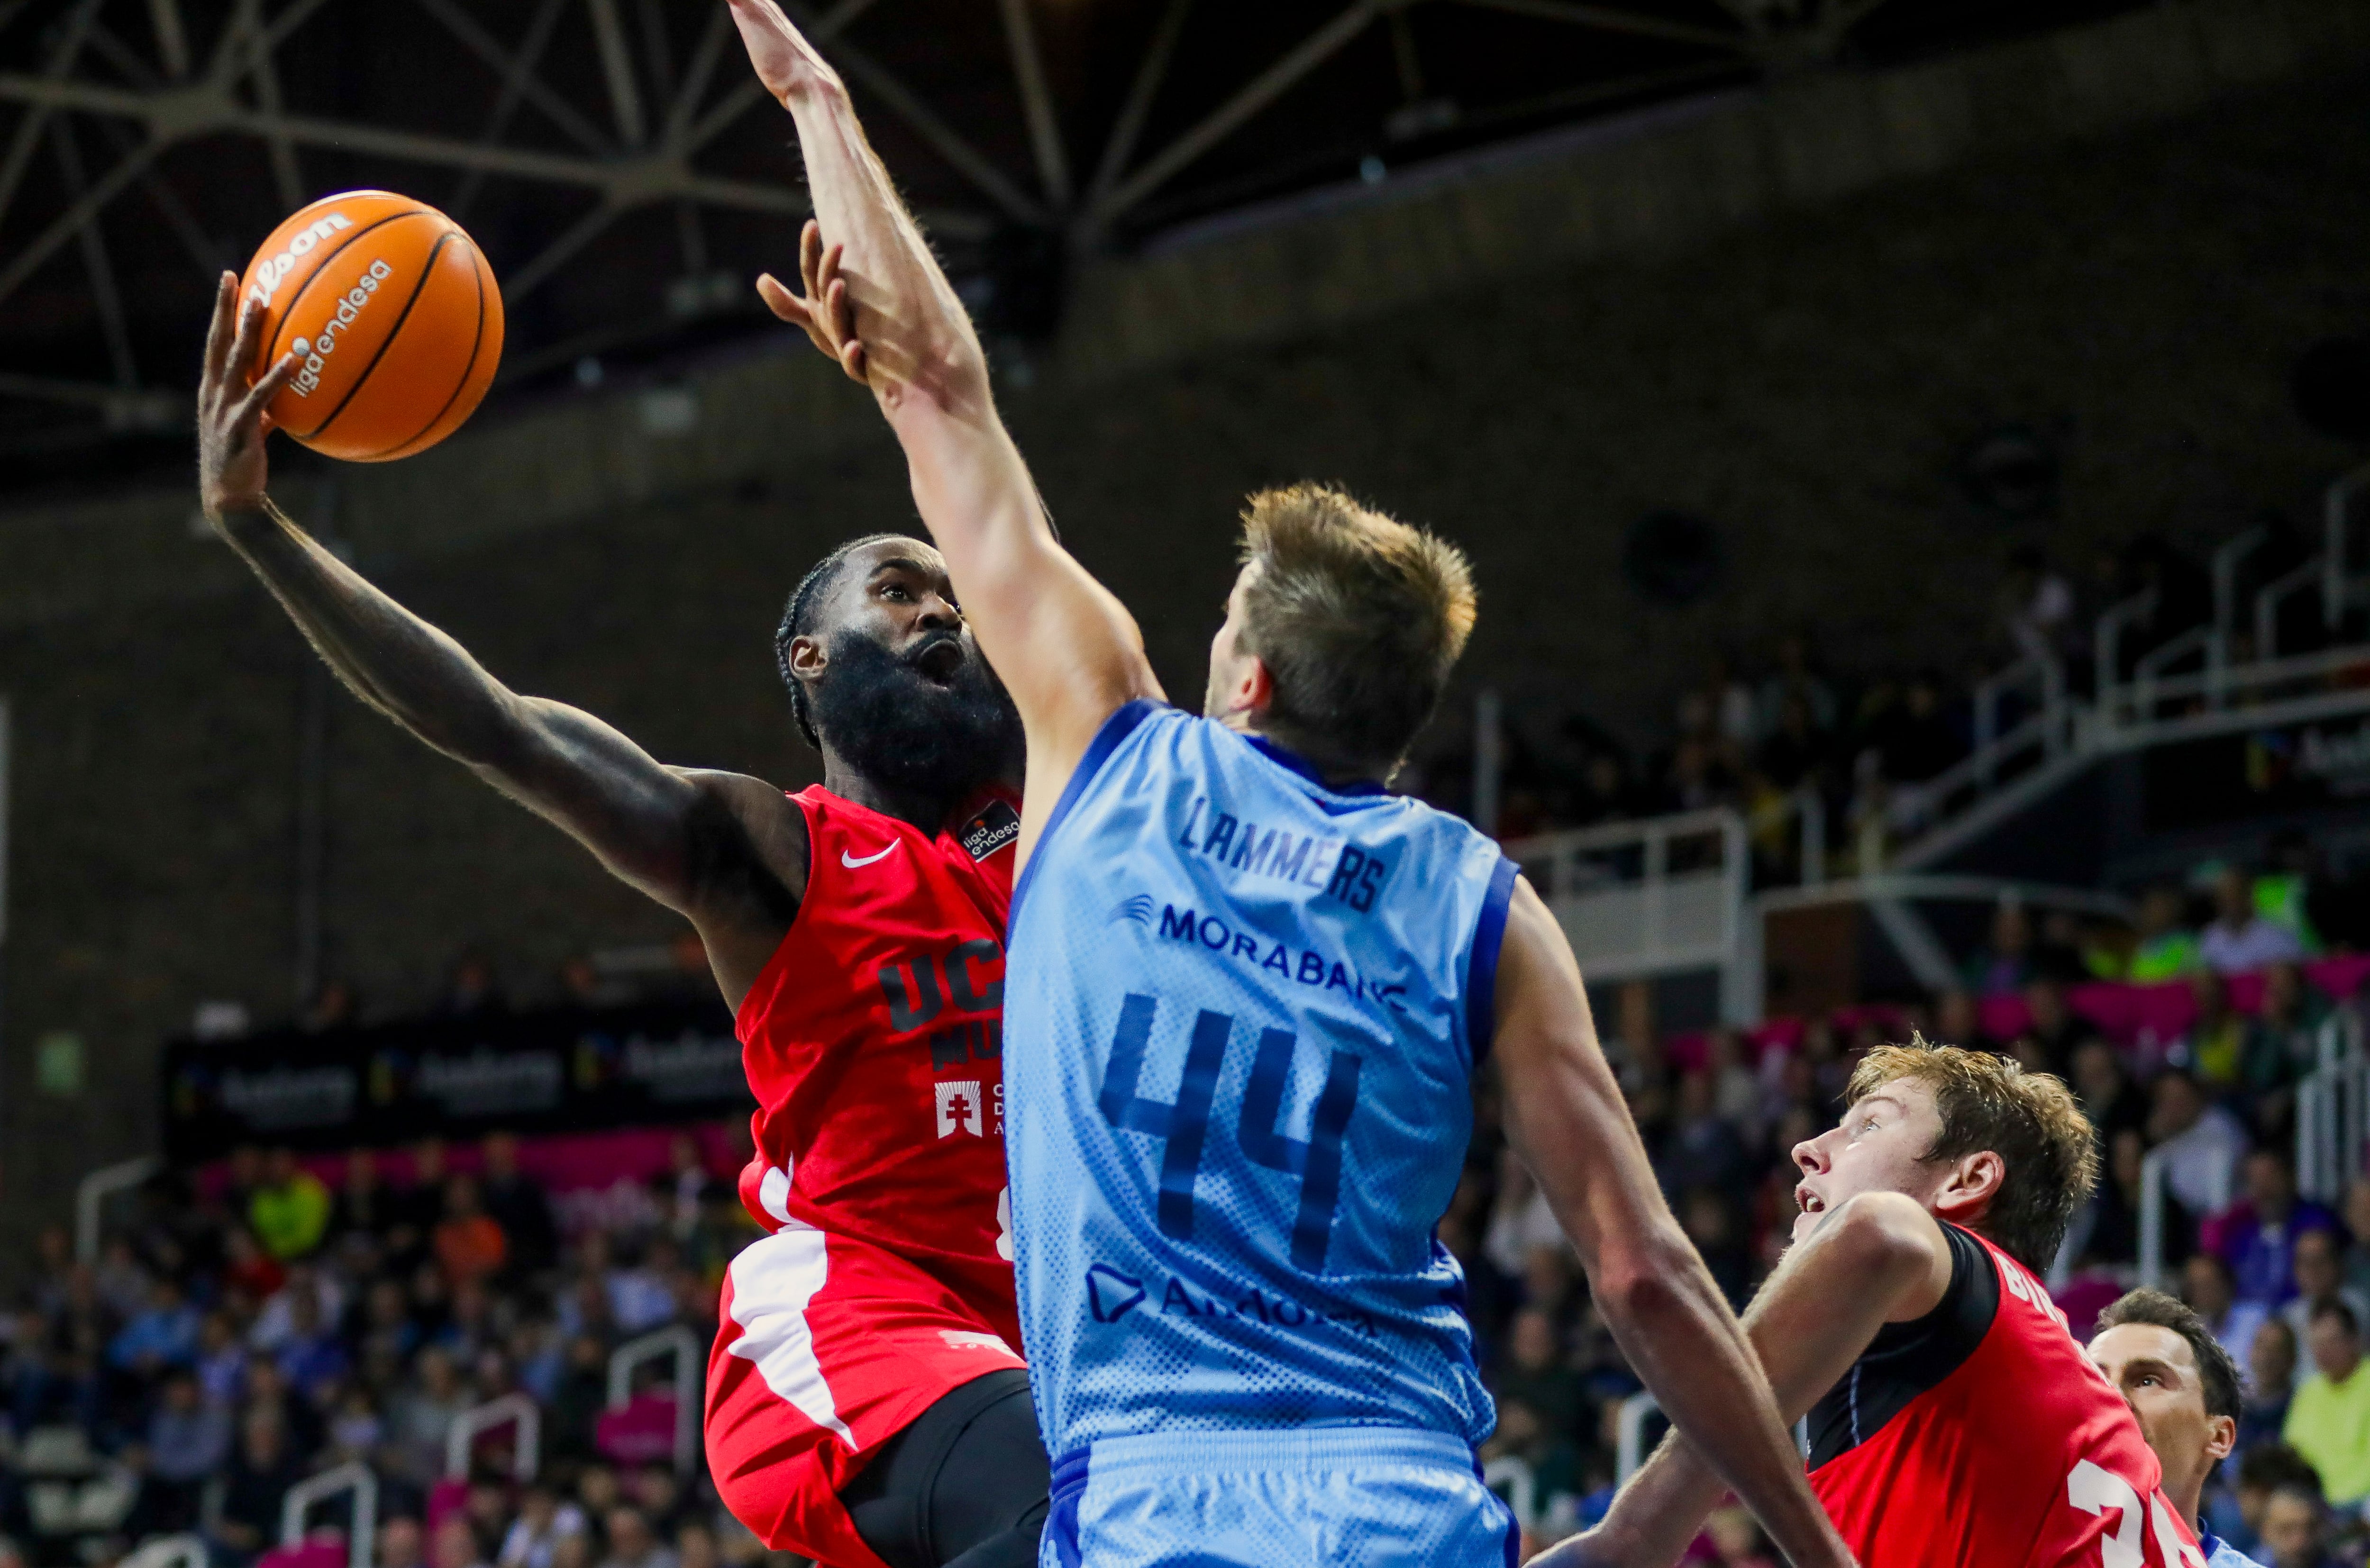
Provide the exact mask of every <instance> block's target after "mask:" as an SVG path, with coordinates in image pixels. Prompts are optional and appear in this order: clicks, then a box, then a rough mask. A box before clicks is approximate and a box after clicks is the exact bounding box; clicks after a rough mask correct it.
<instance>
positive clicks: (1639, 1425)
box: [1613, 1394, 1662, 1486]
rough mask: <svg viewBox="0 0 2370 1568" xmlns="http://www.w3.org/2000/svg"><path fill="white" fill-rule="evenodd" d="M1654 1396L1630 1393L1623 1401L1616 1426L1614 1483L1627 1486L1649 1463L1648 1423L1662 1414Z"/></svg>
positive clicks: (1660, 1406)
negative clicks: (1655, 1416)
mask: <svg viewBox="0 0 2370 1568" xmlns="http://www.w3.org/2000/svg"><path fill="white" fill-rule="evenodd" d="M1661 1411H1662V1405H1661V1404H1660V1403H1659V1402H1656V1400H1655V1398H1654V1396H1653V1395H1652V1394H1631V1395H1630V1396H1629V1397H1628V1399H1625V1400H1623V1401H1622V1402H1621V1415H1620V1419H1619V1422H1618V1424H1617V1425H1616V1427H1615V1429H1614V1431H1615V1438H1614V1449H1613V1468H1614V1474H1613V1483H1614V1484H1615V1485H1616V1486H1627V1485H1628V1484H1629V1478H1630V1477H1631V1476H1633V1475H1635V1474H1637V1473H1638V1467H1639V1466H1640V1465H1642V1464H1644V1463H1645V1462H1646V1422H1647V1420H1648V1419H1649V1418H1650V1417H1651V1416H1653V1415H1656V1414H1658V1413H1660V1412H1661Z"/></svg>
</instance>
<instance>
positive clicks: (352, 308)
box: [239, 190, 502, 463]
mask: <svg viewBox="0 0 2370 1568" xmlns="http://www.w3.org/2000/svg"><path fill="white" fill-rule="evenodd" d="M239 293H240V297H241V298H242V299H244V300H247V301H248V302H250V303H259V304H260V305H261V307H262V314H263V330H262V332H261V333H260V334H259V344H258V348H257V354H256V359H255V361H254V363H253V364H251V365H249V366H248V367H247V374H248V375H249V376H250V377H254V376H259V375H261V374H263V372H266V371H268V370H270V368H271V367H272V366H273V365H275V364H277V363H279V362H280V361H281V360H282V358H283V357H285V356H287V355H290V354H294V355H295V356H296V357H297V370H296V373H295V374H294V375H293V377H292V378H291V379H290V380H289V382H288V384H287V385H286V386H284V387H282V389H281V390H280V392H279V393H278V394H277V395H274V396H273V397H272V399H271V405H270V414H271V420H272V423H273V425H274V426H275V427H277V428H278V429H282V430H284V431H286V432H287V433H288V434H289V435H290V436H292V437H293V438H294V439H295V440H297V441H301V442H303V443H304V444H305V445H306V446H308V447H311V448H312V449H313V450H314V451H316V452H324V453H326V454H328V456H331V457H339V458H344V459H346V460H348V461H349V462H355V463H381V462H385V461H386V460H387V459H389V458H397V457H405V456H408V455H409V454H410V453H412V452H420V451H424V450H425V449H427V448H429V447H431V446H433V445H435V444H436V443H437V442H438V441H442V440H443V439H444V438H445V437H446V436H448V435H450V434H451V433H452V432H453V431H454V429H458V428H459V427H460V425H461V422H462V421H463V420H465V419H466V418H468V417H469V415H470V414H471V412H472V411H474V410H475V409H476V408H477V403H478V400H479V399H481V398H482V397H484V395H485V394H486V389H487V387H488V386H489V385H490V384H491V383H492V382H493V379H494V369H495V367H496V366H497V365H498V364H499V363H500V361H501V350H502V296H501V291H500V288H499V287H497V286H496V284H495V282H494V275H493V269H491V268H489V267H488V266H487V265H486V260H485V258H484V257H483V256H481V255H479V254H478V251H477V246H476V244H475V243H473V242H472V241H471V240H470V238H469V236H468V235H467V234H466V233H465V232H464V231H463V230H462V228H461V226H460V225H459V224H457V223H454V222H453V220H452V219H450V218H448V217H446V216H445V215H444V214H443V213H442V212H438V211H436V209H435V208H433V207H431V206H429V205H427V204H426V203H424V202H420V201H415V200H411V198H409V197H408V196H397V195H395V194H393V193H392V192H389V191H385V190H350V191H345V192H342V193H340V194H339V195H336V196H330V197H325V198H323V199H322V200H319V201H316V202H314V203H313V204H312V205H311V206H309V207H306V208H305V209H303V210H302V211H300V212H296V213H295V214H293V216H291V217H290V218H289V219H288V221H287V222H285V223H282V224H281V225H280V227H279V228H278V229H276V230H274V231H273V232H272V234H271V235H270V238H268V239H266V240H265V241H264V242H263V244H262V246H260V247H259V248H258V250H257V251H256V253H255V259H254V260H253V261H252V262H250V263H249V264H248V266H247V277H246V279H245V280H244V282H243V284H242V286H241V288H240V291H239Z"/></svg>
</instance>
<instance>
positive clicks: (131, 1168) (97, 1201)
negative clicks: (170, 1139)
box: [75, 1155, 157, 1263]
mask: <svg viewBox="0 0 2370 1568" xmlns="http://www.w3.org/2000/svg"><path fill="white" fill-rule="evenodd" d="M156 1170H157V1162H155V1160H153V1159H150V1158H149V1157H147V1156H145V1155H143V1156H142V1157H141V1158H139V1159H137V1160H126V1161H123V1162H121V1163H119V1164H114V1165H102V1166H100V1167H99V1168H98V1170H96V1171H93V1172H92V1173H90V1174H89V1175H87V1176H85V1177H84V1178H83V1179H82V1180H81V1181H79V1182H77V1183H75V1258H76V1259H77V1260H78V1261H80V1262H82V1263H97V1262H98V1242H99V1219H100V1217H101V1213H100V1211H101V1209H102V1207H103V1206H104V1205H105V1204H106V1202H107V1200H108V1199H109V1197H111V1196H114V1195H115V1194H117V1193H120V1192H121V1191H123V1190H124V1189H125V1188H126V1187H136V1186H138V1185H140V1184H141V1183H143V1182H144V1181H146V1180H147V1179H148V1178H149V1177H150V1176H152V1175H154V1174H155V1173H156Z"/></svg>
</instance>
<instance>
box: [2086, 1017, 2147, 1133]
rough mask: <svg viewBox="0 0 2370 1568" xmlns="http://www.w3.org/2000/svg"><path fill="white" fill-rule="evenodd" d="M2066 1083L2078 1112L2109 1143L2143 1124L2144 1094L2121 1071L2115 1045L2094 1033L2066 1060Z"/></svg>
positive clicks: (2138, 1128) (2144, 1125)
mask: <svg viewBox="0 0 2370 1568" xmlns="http://www.w3.org/2000/svg"><path fill="white" fill-rule="evenodd" d="M2067 1081H2068V1086H2069V1087H2071V1088H2072V1089H2073V1091H2074V1095H2075V1098H2076V1099H2077V1100H2079V1101H2080V1102H2081V1103H2082V1114H2083V1115H2084V1116H2088V1117H2089V1118H2090V1125H2091V1126H2092V1127H2096V1128H2097V1129H2098V1130H2099V1135H2100V1138H2102V1139H2106V1140H2108V1141H2109V1142H2110V1143H2111V1142H2112V1140H2113V1139H2114V1135H2115V1134H2116V1133H2119V1132H2122V1131H2123V1130H2125V1129H2126V1128H2128V1129H2130V1130H2131V1131H2134V1132H2137V1131H2139V1130H2140V1129H2141V1128H2143V1127H2146V1125H2147V1120H2148V1106H2147V1099H2146V1095H2144V1094H2142V1093H2141V1092H2140V1089H2139V1086H2138V1085H2137V1084H2135V1083H2134V1082H2132V1079H2131V1074H2129V1073H2128V1072H2126V1071H2124V1070H2123V1058H2122V1057H2120V1056H2118V1055H2116V1054H2115V1047H2112V1046H2111V1045H2109V1044H2108V1043H2107V1042H2106V1041H2104V1040H2102V1039H2100V1038H2098V1037H2097V1036H2091V1037H2090V1038H2088V1039H2086V1040H2083V1041H2081V1042H2080V1043H2078V1044H2077V1045H2076V1046H2075V1047H2074V1051H2073V1055H2072V1057H2071V1059H2070V1060H2069V1063H2068V1072H2067Z"/></svg>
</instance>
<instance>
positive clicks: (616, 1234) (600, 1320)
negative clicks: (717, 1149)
mask: <svg viewBox="0 0 2370 1568" xmlns="http://www.w3.org/2000/svg"><path fill="white" fill-rule="evenodd" d="M519 1162H520V1151H519V1148H518V1145H517V1143H516V1140H514V1139H511V1138H509V1137H507V1136H501V1135H497V1136H494V1137H491V1138H489V1139H486V1140H485V1141H484V1143H483V1144H482V1146H480V1147H478V1148H477V1149H474V1150H450V1151H448V1150H445V1149H444V1148H443V1146H442V1145H441V1144H439V1143H434V1142H431V1143H427V1144H423V1145H421V1146H420V1147H418V1148H416V1149H413V1150H408V1151H407V1152H406V1153H404V1154H402V1155H398V1156H394V1157H381V1156H375V1155H373V1154H371V1153H368V1152H357V1153H355V1154H353V1155H351V1157H349V1158H348V1159H347V1161H346V1162H345V1164H344V1169H343V1173H342V1178H341V1179H340V1180H339V1181H337V1182H335V1183H331V1182H325V1181H323V1180H322V1179H321V1178H320V1177H318V1176H316V1175H315V1174H313V1173H310V1172H308V1171H307V1170H306V1169H305V1168H304V1166H303V1165H301V1164H300V1163H299V1162H297V1160H296V1159H295V1158H294V1157H293V1155H291V1154H290V1153H289V1152H288V1151H286V1150H275V1151H270V1152H268V1153H267V1152H263V1151H259V1150H251V1149H250V1150H240V1151H238V1152H237V1153H236V1155H234V1156H233V1158H232V1159H231V1161H230V1162H229V1165H228V1170H227V1173H226V1175H225V1173H221V1172H219V1171H217V1172H214V1173H209V1179H208V1180H207V1181H206V1182H204V1183H201V1184H192V1183H191V1182H190V1181H189V1180H186V1179H183V1178H179V1177H175V1176H160V1177H158V1178H155V1180H153V1181H152V1182H151V1183H150V1184H149V1185H147V1186H146V1187H144V1189H142V1191H141V1192H140V1193H139V1194H138V1195H137V1199H136V1202H135V1203H134V1204H133V1205H132V1207H133V1208H134V1209H135V1210H136V1212H134V1213H133V1214H132V1217H131V1218H130V1219H129V1220H128V1222H126V1223H123V1224H121V1225H120V1226H117V1227H113V1228H111V1229H110V1230H109V1233H108V1236H107V1240H106V1242H105V1244H104V1247H103V1250H102V1251H101V1253H100V1255H99V1256H98V1258H97V1259H96V1260H95V1261H91V1262H80V1261H77V1260H76V1258H75V1255H74V1252H73V1248H72V1246H71V1244H70V1242H69V1241H68V1238H67V1236H66V1234H65V1232H64V1231H63V1230H50V1231H48V1232H46V1233H45V1234H44V1235H43V1236H42V1238H41V1242H40V1266H39V1268H38V1270H37V1272H36V1273H35V1275H34V1276H33V1277H32V1278H31V1279H29V1280H28V1281H24V1282H22V1284H21V1287H20V1288H11V1291H10V1295H11V1296H12V1297H13V1298H14V1299H10V1300H8V1301H6V1303H0V1305H5V1306H6V1309H7V1316H6V1319H5V1321H4V1322H0V1461H5V1462H0V1541H5V1542H6V1543H8V1544H6V1545H0V1562H6V1561H7V1559H8V1558H9V1557H11V1556H22V1557H23V1558H24V1559H26V1560H27V1561H28V1562H30V1563H33V1564H36V1565H38V1564H43V1563H52V1562H54V1563H62V1564H63V1563H75V1564H104V1563H109V1562H114V1561H116V1560H117V1559H118V1558H120V1557H121V1555H122V1554H123V1553H124V1552H125V1551H126V1550H127V1549H129V1548H130V1547H131V1546H132V1544H133V1543H136V1542H139V1541H141V1540H144V1539H151V1538H154V1537H156V1536H159V1535H166V1534H175V1533H179V1532H185V1531H194V1532H196V1533H197V1534H198V1535H199V1536H200V1537H201V1539H203V1541H204V1542H205V1545H206V1549H207V1552H208V1555H209V1558H210V1560H211V1562H213V1564H214V1565H215V1568H247V1565H248V1564H252V1563H255V1562H258V1561H259V1559H261V1558H262V1557H263V1556H264V1555H265V1554H267V1553H268V1552H269V1551H271V1550H272V1549H274V1548H277V1547H278V1546H279V1545H280V1544H281V1537H280V1531H281V1520H282V1503H283V1501H284V1499H285V1498H286V1496H287V1494H288V1492H289V1490H290V1488H291V1487H292V1486H294V1485H295V1484H297V1483H298V1482H301V1481H302V1480H304V1479H305V1477H307V1476H309V1475H313V1474H316V1473H318V1472H320V1471H325V1470H328V1469H330V1468H332V1467H336V1466H339V1465H343V1464H347V1463H350V1462H354V1461H360V1462H361V1463H362V1464H365V1465H367V1466H369V1467H370V1469H371V1470H372V1471H374V1473H375V1475H376V1476H377V1478H378V1481H379V1484H380V1494H379V1499H378V1505H377V1519H378V1523H377V1529H376V1542H375V1548H376V1562H377V1564H378V1568H717V1565H718V1564H719V1562H721V1563H734V1564H746V1563H750V1562H753V1561H754V1559H756V1558H757V1557H759V1556H761V1555H764V1553H763V1552H762V1551H761V1549H760V1546H759V1543H758V1542H757V1540H756V1539H755V1538H754V1537H753V1536H751V1535H750V1534H749V1533H748V1532H747V1531H746V1530H744V1529H742V1528H741V1527H740V1526H739V1525H738V1524H736V1523H734V1522H733V1521H732V1520H731V1517H730V1516H729V1515H727V1514H726V1513H725V1512H724V1511H723V1510H722V1509H721V1508H720V1507H719V1505H718V1503H717V1500H716V1494H715V1489H714V1487H713V1486H712V1484H711V1483H710V1482H709V1480H708V1475H707V1473H706V1471H705V1468H704V1466H699V1465H696V1464H695V1466H694V1467H693V1468H692V1469H691V1470H690V1471H688V1472H682V1473H679V1472H678V1471H677V1469H676V1467H675V1464H674V1462H673V1443H672V1437H673V1404H672V1403H671V1394H670V1393H669V1392H668V1391H669V1390H671V1388H672V1386H673V1370H674V1368H673V1361H672V1358H660V1359H657V1360H654V1361H652V1362H651V1363H650V1364H649V1365H647V1366H645V1367H644V1368H642V1372H641V1376H640V1377H639V1379H636V1380H635V1383H634V1387H633V1389H632V1390H631V1398H630V1400H629V1402H628V1404H627V1409H626V1410H625V1411H624V1412H622V1413H616V1414H611V1413H609V1411H608V1394H609V1388H608V1384H609V1361H610V1355H611V1352H612V1351H613V1350H615V1349H616V1347H617V1346H618V1345H620V1344H622V1343H624V1342H626V1341H627V1340H629V1339H632V1338H635V1337H637V1336H640V1335H645V1334H649V1333H652V1332H653V1331H658V1330H663V1329H665V1328H667V1327H669V1326H671V1325H681V1326H682V1327H684V1328H685V1329H688V1330H689V1331H690V1333H691V1335H692V1338H693V1342H694V1343H695V1344H696V1346H697V1349H696V1352H695V1356H694V1359H695V1361H696V1363H697V1364H698V1365H699V1366H700V1367H702V1368H704V1364H705V1358H706V1355H707V1350H708V1345H709V1343H710V1342H711V1341H712V1339H713V1338H714V1334H715V1327H716V1307H717V1297H718V1290H719V1283H720V1281H721V1279H722V1276H723V1271H724V1268H725V1265H726V1264H727V1263H728V1262H729V1260H730V1259H731V1256H732V1254H733V1253H735V1252H737V1251H738V1250H739V1248H740V1247H741V1246H742V1244H744V1242H747V1241H748V1240H750V1239H751V1238H753V1237H754V1235H755V1233H756V1232H755V1230H754V1226H752V1225H751V1224H750V1223H749V1221H748V1220H747V1219H746V1218H745V1216H744V1215H743V1214H742V1208H741V1205H740V1202H739V1200H738V1197H737V1196H736V1195H735V1193H734V1191H733V1189H732V1187H731V1185H730V1183H729V1182H728V1181H727V1180H726V1179H724V1178H725V1176H726V1174H727V1173H725V1172H723V1171H720V1170H716V1169H711V1168H710V1166H709V1165H708V1163H707V1162H704V1161H703V1159H702V1158H701V1153H700V1144H699V1142H698V1140H696V1139H694V1138H692V1137H690V1136H688V1135H687V1134H686V1135H684V1136H679V1137H677V1138H675V1139H673V1169H672V1170H670V1171H668V1172H666V1173H662V1174H661V1175H659V1176H658V1177H655V1178H653V1179H652V1180H650V1182H648V1183H647V1184H637V1183H623V1182H621V1183H619V1184H618V1185H616V1187H613V1188H611V1189H608V1190H606V1191H604V1192H603V1193H602V1194H600V1195H599V1197H600V1201H598V1202H591V1203H588V1202H581V1201H580V1202H574V1203H569V1204H566V1205H562V1206H555V1204H554V1202H553V1200H552V1197H551V1195H548V1194H546V1192H545V1191H544V1190H543V1189H542V1188H541V1187H540V1186H539V1185H537V1184H536V1183H535V1182H534V1181H533V1180H530V1179H529V1178H528V1177H527V1176H526V1175H524V1174H523V1173H521V1171H520V1168H519ZM390 1168H393V1169H397V1170H400V1172H401V1173H402V1179H401V1180H400V1181H395V1180H390V1179H389V1177H388V1174H387V1171H388V1169H390ZM703 1376H704V1374H703ZM511 1394H525V1395H527V1396H529V1397H530V1398H531V1399H532V1400H533V1401H534V1402H535V1405H536V1407H537V1408H538V1410H539V1411H540V1413H541V1421H540V1428H541V1430H540V1444H539V1447H540V1453H539V1455H538V1456H537V1463H536V1465H535V1471H534V1475H533V1477H532V1479H531V1480H521V1479H519V1474H518V1466H517V1464H516V1462H515V1461H516V1460H517V1459H519V1457H520V1456H519V1455H518V1454H517V1452H516V1448H515V1442H516V1437H517V1434H516V1429H515V1427H514V1426H510V1425H504V1426H500V1427H496V1428H493V1429H491V1430H489V1431H488V1432H487V1433H485V1434H484V1435H483V1436H482V1437H481V1438H480V1439H479V1441H477V1443H476V1444H474V1445H469V1444H466V1443H465V1444H464V1445H463V1447H464V1448H466V1450H467V1451H466V1453H465V1454H464V1455H463V1457H462V1463H461V1465H460V1467H459V1469H458V1470H457V1471H451V1470H450V1469H449V1467H448V1463H447V1458H448V1454H447V1439H448V1436H450V1434H451V1433H452V1431H453V1428H454V1422H455V1420H456V1419H458V1418H460V1417H461V1416H462V1415H463V1413H465V1412H467V1411H469V1410H471V1409H472V1408H474V1407H477V1406H479V1405H483V1404H485V1403H487V1402H490V1401H493V1400H495V1399H499V1398H501V1397H503V1396H505V1395H511ZM347 1519H348V1515H347V1513H346V1509H345V1505H344V1504H343V1503H342V1502H340V1503H339V1504H337V1505H330V1506H325V1507H323V1508H322V1509H320V1510H319V1511H318V1512H317V1513H316V1515H315V1516H314V1518H313V1521H312V1522H313V1523H315V1524H318V1525H324V1526H329V1527H335V1528H341V1527H342V1526H343V1525H344V1524H345V1523H346V1522H347Z"/></svg>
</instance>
